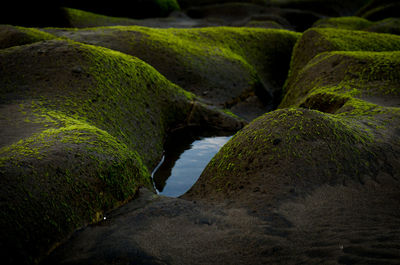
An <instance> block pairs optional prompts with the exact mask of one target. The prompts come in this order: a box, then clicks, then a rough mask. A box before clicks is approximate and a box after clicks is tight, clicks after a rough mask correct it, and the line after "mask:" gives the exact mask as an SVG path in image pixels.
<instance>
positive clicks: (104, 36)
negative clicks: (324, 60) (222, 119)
mask: <svg viewBox="0 0 400 265" xmlns="http://www.w3.org/2000/svg"><path fill="white" fill-rule="evenodd" d="M47 31H48V32H51V33H53V34H55V35H57V36H62V37H68V38H70V39H73V40H75V41H79V42H83V43H88V44H93V45H98V46H104V47H107V48H110V49H113V50H118V51H121V52H124V53H127V54H131V55H134V56H137V57H139V58H140V59H142V60H143V61H145V62H147V63H149V64H150V65H152V66H154V67H155V68H156V69H157V70H158V71H160V73H162V74H163V75H164V76H166V77H167V78H168V79H169V80H171V81H173V82H174V83H176V84H178V85H180V86H181V87H182V88H184V89H186V90H188V91H190V92H193V93H195V94H196V95H198V96H201V97H202V98H204V99H205V100H207V101H208V102H211V103H213V104H217V105H219V106H221V107H223V108H231V107H232V106H234V105H236V104H237V103H239V102H244V99H246V98H248V97H250V96H254V95H257V96H258V98H259V99H260V101H261V102H260V103H261V104H259V105H260V109H259V110H256V112H255V113H254V114H253V115H248V114H244V115H241V113H240V112H238V113H235V114H238V115H239V116H243V117H244V118H248V119H250V120H251V119H253V118H255V117H256V116H259V115H260V114H262V113H264V112H266V111H267V110H269V109H271V108H272V107H273V106H274V105H276V102H275V100H276V99H279V98H280V88H281V87H282V85H283V83H284V80H285V78H286V75H287V69H288V68H289V62H290V56H289V55H290V54H291V51H292V49H293V46H294V43H295V42H296V40H297V38H298V37H299V35H298V34H297V33H293V32H290V31H285V30H276V29H255V28H229V27H220V28H201V29H150V28H144V27H135V26H131V27H100V28H94V29H81V30H68V29H47ZM215 69H219V70H218V74H217V75H216V74H214V73H215Z"/></svg>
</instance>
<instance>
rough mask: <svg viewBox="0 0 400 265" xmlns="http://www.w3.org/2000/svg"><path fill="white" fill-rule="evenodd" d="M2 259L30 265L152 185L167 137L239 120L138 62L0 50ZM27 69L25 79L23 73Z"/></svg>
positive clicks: (231, 125)
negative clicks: (180, 130)
mask: <svg viewBox="0 0 400 265" xmlns="http://www.w3.org/2000/svg"><path fill="white" fill-rule="evenodd" d="M0 69H1V71H0V80H1V86H0V91H1V94H0V95H1V97H0V103H1V108H0V111H1V128H2V130H1V137H0V139H1V141H0V143H1V145H0V148H1V149H0V173H1V185H0V186H1V192H0V196H1V201H2V204H1V218H0V220H1V221H0V222H1V225H0V226H1V235H2V241H1V244H2V245H1V250H2V252H1V256H2V260H3V261H5V263H7V264H8V263H13V264H20V263H23V264H24V263H32V262H34V261H38V260H40V258H41V257H43V255H45V254H46V253H47V252H48V251H49V250H51V248H53V247H54V246H55V245H56V244H57V243H59V242H60V241H61V240H63V239H64V238H65V237H66V236H67V235H68V234H69V233H71V232H73V231H74V230H75V229H76V228H78V227H80V226H83V225H85V224H87V223H90V222H96V221H98V220H100V219H101V217H102V213H103V211H106V210H110V209H112V208H114V207H115V206H118V205H121V204H122V203H123V202H124V201H126V200H128V199H130V198H132V196H134V195H135V193H136V190H137V189H138V187H140V186H143V185H144V186H146V187H149V188H152V184H151V180H150V173H149V171H150V170H151V169H152V167H154V166H155V165H156V164H157V162H158V159H159V158H160V155H161V153H162V150H163V141H164V139H165V137H166V133H167V132H168V131H170V130H173V129H175V128H178V127H182V126H187V125H201V126H214V127H217V128H220V129H224V128H225V129H227V130H237V129H238V128H240V127H241V126H242V123H241V122H240V121H238V120H235V119H234V118H233V117H231V116H229V115H227V114H225V113H224V112H220V111H218V110H216V109H214V108H213V107H209V106H205V105H204V104H203V103H199V102H197V100H196V98H195V96H194V95H193V94H190V93H188V92H186V91H184V90H183V89H181V88H180V87H178V86H176V85H174V84H172V83H171V82H170V81H168V80H167V79H166V78H165V77H163V76H162V75H160V74H159V73H158V72H157V71H156V70H155V69H154V68H152V67H151V66H149V65H147V64H146V63H144V62H143V61H141V60H139V59H137V58H134V57H131V56H128V55H125V54H122V53H119V52H115V51H112V50H108V49H105V48H100V47H94V46H89V45H85V44H80V43H76V42H72V41H65V40H50V41H45V42H36V43H34V44H31V45H23V46H17V47H12V48H8V49H3V50H1V51H0ZM22 73H23V74H22Z"/></svg>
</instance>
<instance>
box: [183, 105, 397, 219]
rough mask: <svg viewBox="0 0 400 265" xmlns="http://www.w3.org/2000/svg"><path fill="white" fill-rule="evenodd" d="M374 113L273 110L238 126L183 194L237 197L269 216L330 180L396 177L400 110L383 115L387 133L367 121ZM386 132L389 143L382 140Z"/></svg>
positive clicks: (202, 197)
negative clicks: (269, 211) (349, 114)
mask: <svg viewBox="0 0 400 265" xmlns="http://www.w3.org/2000/svg"><path fill="white" fill-rule="evenodd" d="M389 113H390V115H389ZM370 115H372V112H371V113H368V114H366V115H365V116H363V117H362V118H363V119H362V118H360V116H359V117H358V121H356V120H357V119H347V118H346V117H345V116H339V115H338V116H335V115H331V114H325V113H321V112H319V111H314V110H305V109H298V108H297V109H282V110H277V111H273V112H270V113H267V114H265V115H263V116H261V117H259V118H257V119H256V120H254V121H253V122H251V123H250V125H248V126H247V127H245V128H244V129H242V130H241V131H240V132H238V133H237V134H236V135H235V136H234V137H233V138H232V139H231V140H230V141H229V142H228V143H227V144H226V145H225V146H224V147H223V148H222V149H221V150H220V152H219V153H218V154H217V155H216V156H215V157H214V158H213V159H212V161H211V162H210V163H209V164H208V165H207V167H206V169H205V170H204V172H203V173H202V175H201V176H200V178H199V181H198V182H197V183H196V184H195V185H194V186H193V187H192V189H191V190H190V191H189V192H188V193H186V194H185V195H184V196H183V197H184V198H185V199H196V200H206V201H213V200H216V201H219V202H222V201H226V200H230V201H232V202H234V203H235V204H239V205H246V206H248V207H249V208H250V209H254V210H256V211H257V212H259V214H261V215H263V214H265V213H266V209H267V208H269V207H271V206H272V207H273V206H276V205H278V204H279V203H280V202H282V201H285V200H290V199H294V198H296V197H297V196H306V195H307V194H309V193H311V192H312V191H313V190H314V189H316V188H318V187H321V186H324V185H339V186H340V185H348V184H350V183H363V182H366V181H369V180H371V179H378V180H379V179H380V177H382V178H385V177H386V175H390V176H396V174H399V170H400V167H399V160H398V158H397V159H396V155H395V153H394V152H392V151H391V149H390V148H389V147H388V146H390V145H392V147H393V148H395V150H397V151H396V152H398V150H400V149H399V148H400V146H399V142H398V138H397V137H395V135H396V130H398V129H399V127H398V125H397V124H398V120H399V117H400V115H399V112H398V111H397V112H395V113H391V112H390V111H388V112H387V113H382V114H381V115H382V116H381V117H382V119H384V121H383V120H382V123H380V124H379V125H382V124H385V123H386V126H387V127H385V128H390V129H386V131H383V130H382V131H381V132H380V133H378V132H377V131H375V130H374V131H371V128H370V127H369V126H368V125H364V124H363V123H364V122H367V121H369V119H370V118H371V116H370ZM394 120H395V122H394ZM390 121H392V122H390ZM389 122H390V123H389ZM374 126H378V124H374ZM381 135H384V136H385V138H384V139H385V142H384V143H380V142H378V141H376V138H374V137H377V138H379V137H380V136H381ZM388 151H390V152H388ZM397 184H398V183H397Z"/></svg>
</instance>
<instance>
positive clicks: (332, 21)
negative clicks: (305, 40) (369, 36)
mask: <svg viewBox="0 0 400 265" xmlns="http://www.w3.org/2000/svg"><path fill="white" fill-rule="evenodd" d="M313 27H315V28H338V29H347V30H364V31H370V32H376V33H388V34H396V35H400V19H398V18H387V19H384V20H381V21H377V22H372V21H369V20H367V19H365V18H361V17H337V18H323V19H320V20H318V21H317V22H315V23H314V25H313Z"/></svg>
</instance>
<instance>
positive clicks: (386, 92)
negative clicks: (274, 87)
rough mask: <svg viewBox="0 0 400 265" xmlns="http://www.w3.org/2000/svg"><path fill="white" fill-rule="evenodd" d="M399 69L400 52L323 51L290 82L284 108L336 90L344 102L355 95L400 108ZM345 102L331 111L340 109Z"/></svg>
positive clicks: (335, 92) (282, 104) (338, 96)
mask: <svg viewBox="0 0 400 265" xmlns="http://www.w3.org/2000/svg"><path fill="white" fill-rule="evenodd" d="M399 71H400V53H399V52H363V51H359V52H343V51H339V52H337V51H335V52H326V53H321V54H319V55H317V56H316V57H314V58H313V59H312V60H311V61H310V62H309V63H308V64H307V65H306V66H305V67H304V68H303V69H302V70H301V71H300V72H299V74H298V75H297V77H296V78H294V79H290V80H289V81H288V82H287V86H286V95H285V97H284V99H283V101H282V103H281V104H280V107H289V106H299V105H300V104H301V103H302V102H304V100H305V99H306V98H308V97H309V95H310V94H317V93H334V94H336V95H337V96H336V98H337V99H339V98H341V99H342V100H344V101H343V104H344V103H345V102H346V101H347V99H350V98H352V97H355V98H359V99H363V100H367V101H369V102H371V103H375V104H378V105H382V106H388V107H400V103H399V102H400V90H399V85H400V75H399ZM328 97H329V98H331V97H330V96H328ZM330 100H331V101H332V103H333V102H334V101H335V100H334V99H333V98H331V99H330ZM343 104H340V105H338V106H337V107H335V108H334V109H332V110H331V111H329V112H331V113H333V112H336V111H339V109H340V107H341V105H343ZM328 105H329V104H326V106H328ZM320 110H321V111H323V110H322V109H320Z"/></svg>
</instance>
